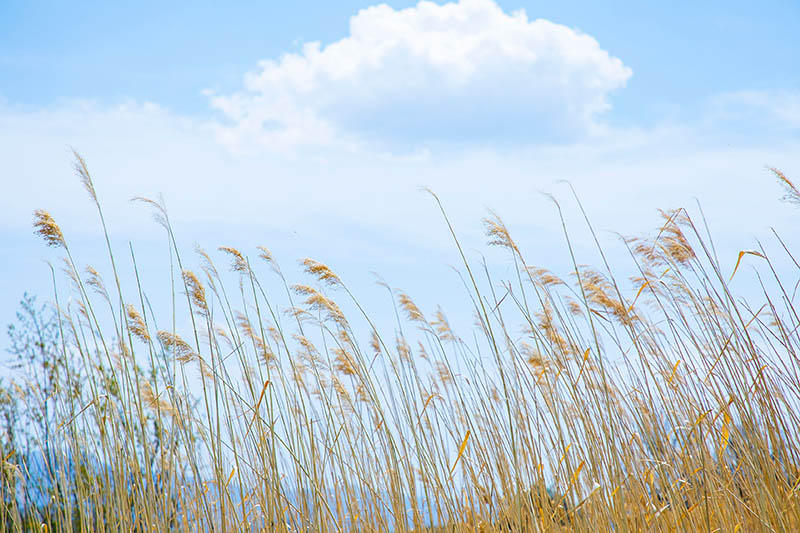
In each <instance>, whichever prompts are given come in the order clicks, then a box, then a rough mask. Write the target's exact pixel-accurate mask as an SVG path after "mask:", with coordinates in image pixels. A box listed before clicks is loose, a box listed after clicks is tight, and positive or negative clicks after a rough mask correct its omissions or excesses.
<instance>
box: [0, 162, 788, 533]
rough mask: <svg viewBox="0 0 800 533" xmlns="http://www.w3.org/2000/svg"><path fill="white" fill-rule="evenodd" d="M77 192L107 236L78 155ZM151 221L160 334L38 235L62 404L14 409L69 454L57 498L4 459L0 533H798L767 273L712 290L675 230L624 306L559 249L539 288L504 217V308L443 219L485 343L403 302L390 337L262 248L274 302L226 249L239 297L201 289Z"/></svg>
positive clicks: (209, 265) (47, 400)
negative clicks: (164, 250) (165, 281)
mask: <svg viewBox="0 0 800 533" xmlns="http://www.w3.org/2000/svg"><path fill="white" fill-rule="evenodd" d="M76 169H77V172H78V175H79V177H80V179H81V180H82V182H83V184H84V186H85V187H86V188H87V190H88V191H89V192H90V194H91V196H92V200H93V201H94V203H95V204H96V205H97V207H98V210H99V207H100V203H99V202H98V201H97V195H96V192H95V188H94V185H93V183H92V180H91V176H90V174H89V172H88V169H87V166H86V163H85V162H84V161H83V159H81V158H80V157H79V156H77V154H76ZM774 172H775V174H776V175H777V176H778V178H779V179H780V180H781V183H782V184H783V185H784V187H785V188H786V190H787V196H788V197H789V198H790V199H793V198H795V196H796V195H795V193H796V188H795V187H794V185H793V184H792V182H791V181H789V180H788V178H786V177H785V176H784V175H783V174H782V173H780V172H778V171H774ZM435 199H436V201H437V202H438V201H439V200H438V198H435ZM147 202H148V203H149V204H150V205H152V206H154V207H155V208H156V211H157V212H156V215H157V219H158V221H159V222H160V223H161V224H162V225H163V226H164V228H165V229H166V231H167V234H168V236H169V238H170V242H171V244H172V249H173V252H172V254H173V256H172V258H171V260H173V259H174V262H175V268H174V278H173V279H174V282H175V289H174V292H173V298H174V299H175V300H176V301H177V300H179V299H183V297H184V296H185V300H183V302H184V303H183V310H180V308H179V307H177V308H176V309H177V310H176V311H175V312H174V314H172V315H171V316H169V317H168V319H169V323H164V324H157V322H156V321H157V320H158V319H159V317H158V316H153V314H152V311H151V310H150V309H149V308H148V305H147V303H146V302H147V300H146V292H145V290H144V288H143V287H141V286H140V285H139V282H138V273H137V279H136V280H134V281H135V283H134V284H133V285H132V286H133V287H135V290H134V291H132V292H131V293H130V294H126V293H125V291H123V288H122V287H123V284H122V283H121V282H120V280H119V278H118V274H117V271H116V262H115V260H114V256H113V253H112V249H111V246H110V244H108V250H109V254H112V255H111V260H112V265H113V275H114V278H115V279H114V285H113V286H114V288H116V294H115V293H114V292H113V291H111V292H109V291H107V290H106V286H105V285H104V284H103V281H102V278H101V277H100V274H99V273H97V272H96V271H95V270H93V269H91V270H89V271H88V273H87V272H83V273H82V272H79V271H78V270H77V269H76V268H75V267H74V264H75V262H74V261H73V259H72V256H71V253H70V249H69V247H68V244H67V240H66V239H65V238H64V235H63V233H62V231H61V229H60V228H59V227H58V225H57V224H56V223H55V221H54V220H53V218H52V217H51V216H50V215H49V214H48V213H47V212H45V211H37V213H36V218H35V223H34V225H35V229H36V232H37V233H38V234H40V235H41V236H42V237H43V238H44V240H45V242H46V243H47V244H50V245H53V246H56V247H59V248H61V249H63V250H64V252H65V254H66V255H67V261H66V265H67V267H66V269H67V276H68V279H69V280H70V284H71V300H70V302H69V303H68V304H62V303H60V302H57V303H58V304H59V305H62V307H61V308H59V314H58V318H59V328H60V331H61V332H62V339H63V344H62V345H61V351H60V354H59V360H61V361H62V363H61V366H59V367H58V369H59V370H58V377H57V383H58V387H56V388H55V389H54V390H55V392H54V393H53V394H51V395H49V396H47V397H43V396H41V395H40V396H37V397H30V392H28V393H26V394H28V395H29V396H28V397H26V398H23V400H24V401H27V402H38V403H39V404H40V405H47V407H48V411H47V412H48V416H49V417H51V418H52V419H53V420H54V422H55V423H56V424H57V427H58V429H57V431H54V432H50V433H49V435H47V438H44V436H43V435H41V434H35V435H34V437H33V440H32V441H31V442H28V445H29V449H32V450H34V451H37V452H38V453H39V456H40V457H44V464H45V465H46V475H45V476H44V477H45V479H46V482H44V481H42V479H41V478H42V476H41V475H40V476H38V477H37V476H35V475H33V474H31V469H32V466H33V463H31V461H32V455H30V454H24V453H22V451H21V450H16V449H4V450H2V451H3V468H2V495H3V502H5V506H6V509H4V511H3V512H2V515H0V519H1V520H2V523H1V525H2V530H3V531H32V530H43V531H44V530H47V531H198V530H204V531H205V530H208V531H210V530H216V531H261V530H266V531H287V532H288V531H322V532H338V531H412V530H413V531H453V532H461V531H464V532H467V531H707V532H713V531H730V532H737V531H741V532H745V531H798V530H800V508H799V507H798V500H800V490H798V488H799V487H800V446H799V445H798V442H800V440H798V439H800V431H798V428H800V420H799V419H798V418H799V417H798V410H797V409H798V407H800V401H798V400H800V377H799V376H800V373H799V371H800V360H798V351H799V350H798V349H799V348H800V335H799V334H798V331H799V330H800V317H798V313H797V309H796V307H795V306H794V294H793V289H794V285H795V281H794V280H790V279H788V278H787V276H788V277H791V276H792V275H793V276H794V277H796V276H797V271H795V272H793V273H789V274H786V275H784V277H781V276H779V275H778V274H776V273H775V272H776V270H775V269H774V268H773V263H772V260H771V259H770V257H769V256H768V255H767V253H766V252H765V251H764V250H763V249H762V250H758V251H752V252H743V253H742V254H740V255H739V258H738V260H737V261H736V266H735V268H733V269H731V268H730V265H729V264H728V263H726V264H725V265H720V264H719V263H718V262H717V260H716V258H715V256H714V254H713V253H712V251H711V243H710V242H709V241H708V240H707V239H706V238H704V237H703V236H702V235H701V232H700V231H698V230H697V228H696V227H695V222H694V221H693V220H692V218H691V217H690V216H689V215H688V213H687V212H686V211H684V210H676V211H669V212H664V213H663V222H662V224H661V226H660V227H659V228H658V229H657V231H656V232H655V234H654V235H653V236H651V237H643V238H634V239H625V241H624V242H625V243H626V245H627V246H628V250H629V251H630V259H631V264H632V265H633V266H634V267H635V270H636V274H635V275H634V276H632V278H631V279H630V280H629V281H622V280H619V279H617V278H616V277H615V276H614V273H613V270H612V269H611V267H610V266H609V265H608V264H606V263H605V256H603V257H604V264H603V265H602V266H601V267H599V268H594V267H589V266H585V265H581V264H578V263H577V261H576V260H575V259H574V257H573V255H572V254H573V250H572V246H571V244H570V242H569V239H568V236H567V235H566V230H565V236H567V245H566V252H567V253H568V254H569V257H572V262H573V267H572V272H571V274H570V275H567V276H564V277H563V278H562V277H558V276H556V275H555V274H553V273H552V272H550V271H549V270H547V269H545V268H543V267H538V266H531V265H528V263H527V262H526V260H525V258H524V256H523V253H522V251H521V250H520V248H519V247H518V245H517V243H516V242H515V241H514V240H513V239H512V237H511V235H510V232H509V230H508V228H507V227H506V226H505V224H503V222H502V221H501V220H500V218H499V217H497V216H495V215H493V216H492V217H491V218H489V219H486V220H485V223H486V230H487V237H488V240H489V241H488V242H489V244H491V245H497V246H500V247H502V248H504V249H505V250H506V251H507V253H508V258H509V261H510V262H511V263H512V264H513V265H514V272H515V273H516V274H515V276H514V277H513V279H510V280H506V281H501V282H499V283H498V282H496V281H495V280H493V279H491V276H490V274H489V271H488V270H483V272H484V275H483V277H481V276H480V275H479V272H481V270H482V269H481V268H476V265H473V264H472V263H470V262H469V261H467V259H466V256H465V255H464V253H463V252H462V251H461V245H460V243H459V242H458V240H457V238H456V233H455V231H454V230H453V228H452V226H451V225H450V222H449V221H448V220H447V218H446V215H445V223H446V225H447V226H448V228H450V231H451V232H452V235H453V238H454V243H455V245H456V247H457V249H458V251H459V253H460V254H461V257H462V258H463V259H464V262H463V273H464V275H465V280H466V281H467V287H468V290H469V291H470V297H471V299H472V302H473V304H474V314H475V322H476V325H475V328H476V329H475V331H474V332H470V333H469V334H468V335H466V336H461V335H459V333H458V332H456V331H453V329H452V328H451V326H450V322H449V321H448V319H447V317H446V315H445V314H444V311H442V309H436V310H435V312H433V313H432V314H431V315H429V316H430V317H433V318H432V319H431V320H429V319H428V318H426V315H425V313H423V311H422V310H420V308H419V307H418V306H417V305H416V303H415V302H414V301H413V300H412V299H411V297H410V296H409V295H408V294H406V293H405V292H402V291H391V292H392V295H393V298H394V300H395V302H396V306H397V309H396V312H397V317H398V321H399V322H398V327H397V328H395V329H393V330H390V331H380V330H379V328H378V327H377V326H376V323H375V322H374V321H373V320H372V317H370V316H369V315H368V314H367V313H366V312H364V311H363V309H362V308H361V306H360V304H359V302H358V300H357V299H356V298H355V296H354V295H353V294H352V293H351V292H350V290H349V288H348V285H347V283H346V282H345V280H343V279H342V278H340V277H339V276H338V275H337V274H336V273H334V272H333V271H332V270H331V269H330V268H329V267H328V266H326V265H324V264H322V263H320V262H317V261H314V260H312V259H304V260H303V261H302V267H303V269H304V271H305V272H306V274H307V275H308V276H309V279H308V281H307V282H305V283H298V284H294V285H292V284H290V283H289V282H287V281H286V279H285V278H284V276H283V274H282V273H281V269H280V268H279V266H278V263H277V261H276V260H275V258H274V257H273V256H272V254H271V253H270V252H269V251H268V250H267V249H266V248H263V247H260V248H259V251H260V257H261V258H262V259H264V260H265V261H266V262H267V264H268V266H269V267H270V272H269V273H268V274H267V275H268V276H271V277H274V278H277V280H278V283H279V284H280V286H281V287H282V288H283V295H282V296H280V297H276V296H275V295H274V294H272V292H271V291H268V290H267V289H266V287H267V285H268V284H269V283H270V282H268V280H267V278H264V277H261V275H260V274H259V273H258V272H257V270H258V269H259V268H260V267H258V268H257V267H256V265H254V264H252V263H251V262H250V261H249V259H248V256H247V255H246V254H245V253H243V252H241V251H239V250H237V249H235V248H231V247H221V248H220V250H221V251H222V252H224V253H225V255H226V256H227V258H228V259H229V260H230V261H231V270H232V272H233V274H232V276H233V277H234V279H235V280H236V281H237V282H238V284H237V285H236V287H235V290H233V291H231V290H230V288H231V287H230V280H228V284H227V285H226V282H225V277H226V276H225V275H221V274H220V273H219V271H218V270H217V268H216V267H215V266H214V264H213V262H212V258H211V257H210V256H209V255H208V254H206V253H205V252H203V251H202V250H199V251H198V254H199V259H200V264H201V269H202V273H201V274H200V275H196V274H195V273H194V272H193V271H191V270H189V269H188V268H186V267H185V266H184V262H183V258H182V257H181V256H180V254H179V252H178V251H179V247H178V246H177V243H176V242H175V239H174V236H173V233H172V229H171V226H170V224H169V219H168V217H167V213H166V210H165V209H164V208H163V206H162V204H160V203H156V202H150V201H147ZM439 205H440V206H441V204H439ZM442 213H443V215H444V210H442ZM100 215H101V222H102V212H100ZM103 226H104V227H105V225H104V222H103ZM106 242H107V243H109V241H108V239H107V238H106ZM599 252H600V253H601V254H602V250H599ZM785 252H786V253H787V254H789V250H788V249H786V250H785ZM748 256H749V257H748ZM744 257H748V258H749V259H753V264H754V265H755V266H756V267H758V268H759V272H760V274H761V277H759V280H760V281H761V289H762V292H761V293H760V295H759V296H757V297H754V298H751V299H750V300H744V299H741V298H739V297H738V296H737V295H735V294H734V293H733V289H732V287H731V285H730V279H731V278H732V276H731V275H730V274H728V272H731V270H733V274H736V271H737V269H738V268H739V266H740V262H741V261H742V260H743V258H744ZM789 257H791V256H789ZM728 259H732V258H728ZM792 261H793V259H792ZM795 264H796V263H795ZM134 266H135V265H134ZM198 272H200V270H198ZM738 275H739V276H742V274H741V272H740V273H739V274H738ZM768 278H769V279H768ZM126 286H127V284H126ZM87 287H92V288H93V289H94V291H93V293H90V292H91V291H88V290H87ZM98 296H99V299H98ZM234 301H236V302H237V303H234ZM401 311H402V313H401ZM401 316H405V319H406V320H404V321H403V320H402V319H401V318H400V317H401ZM179 324H189V325H190V326H187V327H182V328H179V327H178V325H179ZM159 327H160V328H161V329H158V328H159ZM178 329H181V332H180V333H179V332H178ZM360 338H363V340H364V342H360V341H359V339H360ZM20 390H21V389H20ZM31 390H32V389H31ZM23 392H24V391H23ZM36 490H38V491H40V492H41V493H44V494H46V498H44V499H40V501H37V500H35V498H32V496H31V494H33V493H35V491H36Z"/></svg>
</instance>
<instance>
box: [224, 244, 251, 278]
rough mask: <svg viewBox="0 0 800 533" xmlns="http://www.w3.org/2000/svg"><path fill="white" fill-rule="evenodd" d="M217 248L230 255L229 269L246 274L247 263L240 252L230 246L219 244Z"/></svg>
mask: <svg viewBox="0 0 800 533" xmlns="http://www.w3.org/2000/svg"><path fill="white" fill-rule="evenodd" d="M219 249H220V250H221V251H223V252H225V253H227V254H228V255H230V256H231V270H232V271H234V272H239V273H241V274H246V273H248V272H249V271H250V268H249V267H248V265H247V259H245V258H244V256H243V255H242V252H240V251H239V250H237V249H236V248H233V247H231V246H220V247H219Z"/></svg>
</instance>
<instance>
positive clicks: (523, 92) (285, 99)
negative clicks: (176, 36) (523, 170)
mask: <svg viewBox="0 0 800 533" xmlns="http://www.w3.org/2000/svg"><path fill="white" fill-rule="evenodd" d="M631 73H632V72H631V69H630V68H628V67H626V66H625V65H624V64H623V63H622V61H620V60H619V59H617V58H615V57H612V56H611V55H610V54H609V53H608V52H607V51H605V50H603V49H602V48H601V47H600V45H599V43H598V42H597V41H596V40H595V39H594V38H592V37H591V36H589V35H586V34H583V33H581V32H579V31H578V30H575V29H571V28H568V27H566V26H563V25H560V24H555V23H553V22H550V21H548V20H544V19H537V20H530V19H529V18H528V16H527V14H526V13H525V11H522V10H520V11H516V12H514V13H511V14H508V13H505V12H504V11H503V10H502V9H501V8H500V7H499V6H498V5H497V4H496V3H495V2H494V1H493V0H460V1H459V2H457V3H448V4H444V5H438V4H434V3H433V2H427V1H423V2H420V3H419V4H417V5H416V6H415V7H411V8H408V9H402V10H395V9H393V8H391V7H389V6H387V5H383V4H382V5H377V6H373V7H369V8H367V9H364V10H362V11H360V12H359V13H358V14H357V15H355V16H354V17H352V18H351V20H350V32H349V35H348V36H347V37H345V38H343V39H341V40H338V41H336V42H333V43H330V44H328V45H326V46H323V45H322V44H320V43H319V42H311V43H307V44H305V45H304V46H303V48H302V51H300V52H298V53H289V54H286V55H284V56H282V57H281V58H280V59H277V60H272V59H270V60H265V61H262V62H261V63H260V65H259V68H258V70H256V71H254V72H251V73H250V74H248V75H247V76H246V77H245V80H244V87H243V89H242V90H240V91H238V92H236V93H233V94H220V95H211V96H212V98H211V101H212V105H213V106H214V107H215V108H216V109H218V110H220V111H222V112H223V114H224V115H226V116H227V118H228V119H229V120H230V126H229V127H227V128H225V129H223V130H222V132H221V133H222V135H223V136H224V138H225V139H226V140H228V141H229V142H233V143H235V142H237V141H242V140H245V139H253V138H256V139H258V140H259V141H260V142H262V143H265V144H268V145H272V146H284V145H296V144H313V145H319V146H326V145H337V146H342V145H344V146H349V147H354V146H358V145H362V144H375V143H381V142H393V141H409V140H412V139H413V140H414V141H417V142H426V141H440V140H447V141H454V140H455V141H457V140H477V141H481V140H506V141H508V140H511V141H514V140H534V141H535V140H547V141H553V140H558V139H564V138H575V137H576V136H581V135H584V134H586V133H588V132H591V131H592V130H593V128H595V127H596V125H597V119H598V117H599V116H600V115H601V114H602V113H603V112H604V111H605V110H607V109H608V108H609V105H610V104H609V95H610V94H611V93H612V92H613V91H614V90H615V89H619V88H621V87H623V86H624V85H625V83H626V82H627V80H628V79H629V77H630V76H631Z"/></svg>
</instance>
